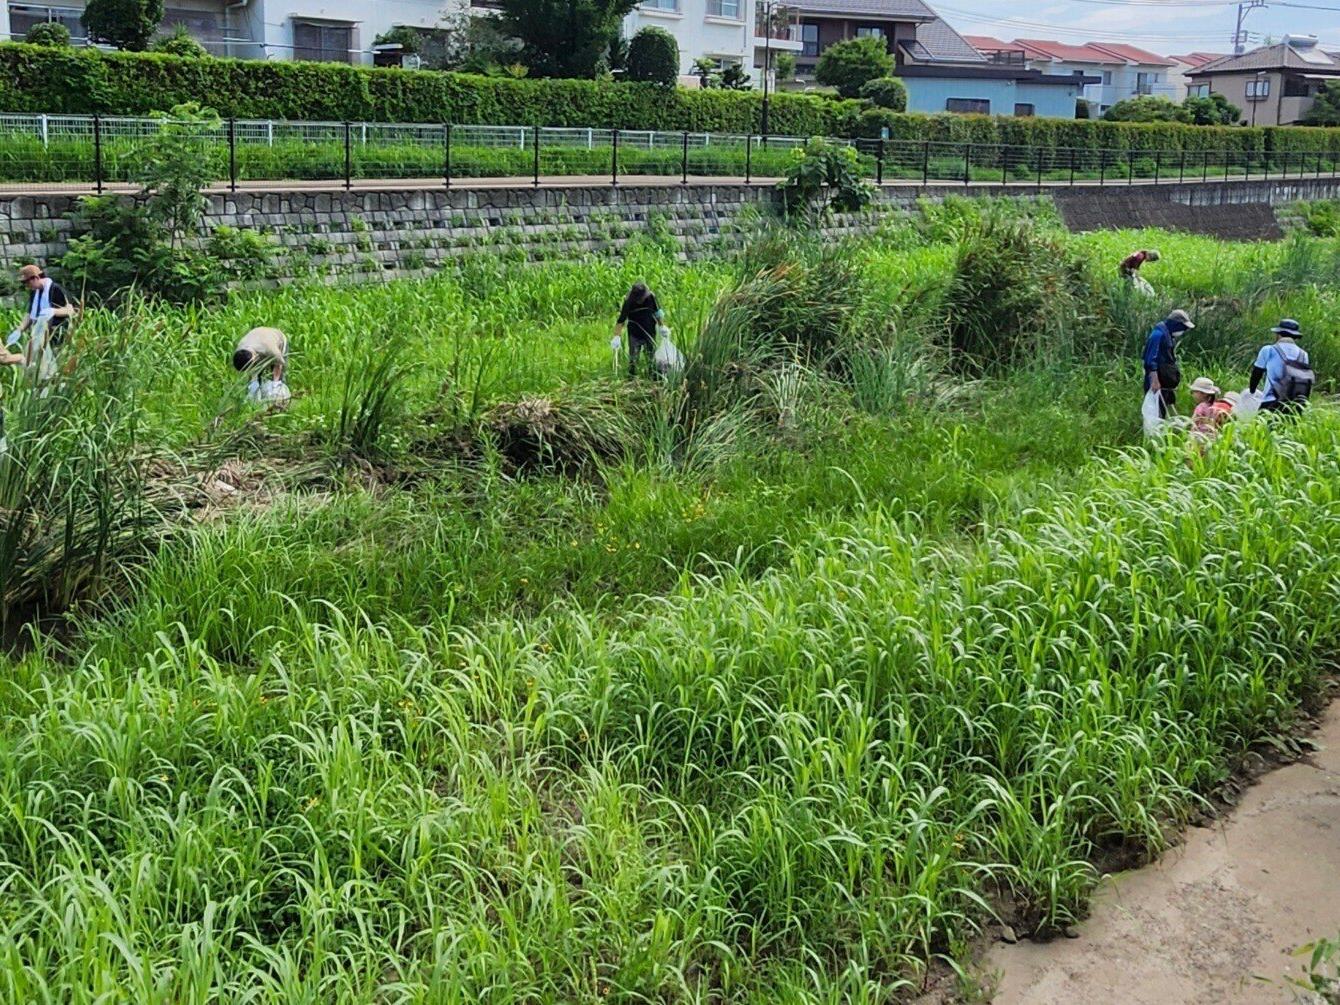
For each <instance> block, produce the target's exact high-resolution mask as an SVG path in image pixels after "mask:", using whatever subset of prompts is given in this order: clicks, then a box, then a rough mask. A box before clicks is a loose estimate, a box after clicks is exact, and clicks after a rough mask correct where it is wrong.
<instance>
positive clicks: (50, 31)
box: [23, 21, 70, 49]
mask: <svg viewBox="0 0 1340 1005" xmlns="http://www.w3.org/2000/svg"><path fill="white" fill-rule="evenodd" d="M23 40H24V41H25V42H27V43H28V44H29V45H43V46H46V47H47V48H49V49H68V48H69V47H70V29H69V28H67V27H65V25H63V24H61V23H60V22H59V21H43V22H42V23H41V24H35V25H33V26H32V27H31V28H29V29H28V34H26V35H24V36H23Z"/></svg>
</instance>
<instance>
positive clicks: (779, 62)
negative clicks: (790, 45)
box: [772, 52, 796, 84]
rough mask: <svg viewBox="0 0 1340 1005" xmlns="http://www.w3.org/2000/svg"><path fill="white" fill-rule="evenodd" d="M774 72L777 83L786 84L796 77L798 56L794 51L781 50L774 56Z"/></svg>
mask: <svg viewBox="0 0 1340 1005" xmlns="http://www.w3.org/2000/svg"><path fill="white" fill-rule="evenodd" d="M772 72H773V76H775V77H776V78H777V83H779V84H785V83H786V82H787V81H790V80H794V79H795V78H796V57H795V54H794V53H790V52H779V53H777V54H775V55H774V56H773V57H772Z"/></svg>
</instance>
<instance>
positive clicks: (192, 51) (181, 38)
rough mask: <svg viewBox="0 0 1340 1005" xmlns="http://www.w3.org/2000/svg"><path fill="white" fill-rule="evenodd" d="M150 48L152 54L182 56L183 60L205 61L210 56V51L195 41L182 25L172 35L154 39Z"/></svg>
mask: <svg viewBox="0 0 1340 1005" xmlns="http://www.w3.org/2000/svg"><path fill="white" fill-rule="evenodd" d="M149 48H150V50H151V51H152V52H161V53H164V54H165V55H168V56H180V57H181V58H182V59H204V58H205V57H206V56H208V55H209V51H208V50H207V49H206V48H205V47H204V46H203V45H201V44H200V43H199V42H197V41H196V40H195V37H194V36H193V35H192V34H191V33H190V32H189V31H187V30H186V26H185V25H180V24H179V25H177V28H176V30H175V31H173V33H172V34H171V35H163V36H161V37H159V38H156V39H154V43H153V45H151V46H150V47H149Z"/></svg>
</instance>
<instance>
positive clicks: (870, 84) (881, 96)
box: [861, 77, 907, 112]
mask: <svg viewBox="0 0 1340 1005" xmlns="http://www.w3.org/2000/svg"><path fill="white" fill-rule="evenodd" d="M861 97H863V98H865V100H866V101H869V102H870V103H871V104H873V105H874V106H875V107H876V108H887V109H889V110H890V111H893V112H905V111H907V85H906V84H904V83H903V82H902V81H901V80H899V79H898V78H897V77H876V78H875V79H874V80H867V81H866V82H865V83H864V84H862V85H861Z"/></svg>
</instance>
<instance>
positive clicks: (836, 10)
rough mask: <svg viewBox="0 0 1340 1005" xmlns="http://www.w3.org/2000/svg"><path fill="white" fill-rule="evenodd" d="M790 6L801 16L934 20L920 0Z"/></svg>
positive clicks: (838, 0)
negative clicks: (824, 15)
mask: <svg viewBox="0 0 1340 1005" xmlns="http://www.w3.org/2000/svg"><path fill="white" fill-rule="evenodd" d="M790 6H791V7H792V8H793V9H795V10H798V11H800V13H802V14H833V15H837V16H839V17H841V16H843V15H847V16H857V17H859V16H865V17H881V18H891V19H897V18H904V19H906V20H908V21H934V20H936V15H935V11H933V10H931V9H930V8H929V7H927V6H926V5H925V4H924V3H922V2H921V0H795V2H794V3H792V4H791V5H790Z"/></svg>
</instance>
